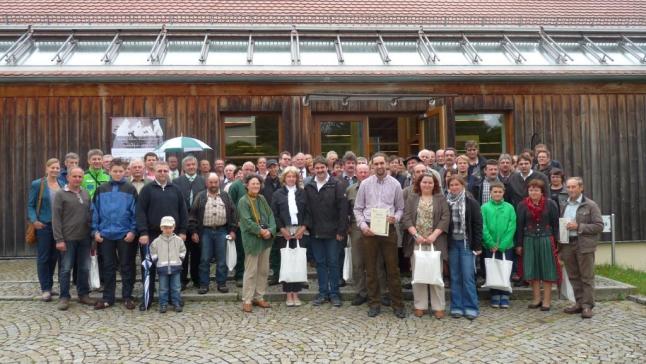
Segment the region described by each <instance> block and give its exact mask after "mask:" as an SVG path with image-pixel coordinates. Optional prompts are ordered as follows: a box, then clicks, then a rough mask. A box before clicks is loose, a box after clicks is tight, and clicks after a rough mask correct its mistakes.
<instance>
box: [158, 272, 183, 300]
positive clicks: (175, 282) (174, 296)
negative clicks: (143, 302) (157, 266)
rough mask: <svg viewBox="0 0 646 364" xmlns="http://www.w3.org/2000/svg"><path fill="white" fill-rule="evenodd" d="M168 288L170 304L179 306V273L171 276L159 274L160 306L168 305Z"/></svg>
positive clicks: (180, 287) (180, 288) (180, 285)
mask: <svg viewBox="0 0 646 364" xmlns="http://www.w3.org/2000/svg"><path fill="white" fill-rule="evenodd" d="M158 273H159V272H158ZM169 286H170V287H169ZM169 288H170V299H171V303H172V304H173V305H174V306H179V305H180V302H181V299H182V298H181V296H180V291H181V290H182V282H181V279H180V272H177V273H173V274H159V305H160V306H166V305H168V290H169Z"/></svg>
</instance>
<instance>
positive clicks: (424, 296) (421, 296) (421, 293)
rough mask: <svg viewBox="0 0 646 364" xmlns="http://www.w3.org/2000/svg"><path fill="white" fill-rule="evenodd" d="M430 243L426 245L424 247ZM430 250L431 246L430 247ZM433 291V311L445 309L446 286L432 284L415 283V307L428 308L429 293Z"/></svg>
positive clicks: (412, 264) (413, 264) (412, 267)
mask: <svg viewBox="0 0 646 364" xmlns="http://www.w3.org/2000/svg"><path fill="white" fill-rule="evenodd" d="M427 246H428V245H424V246H423V248H422V249H424V250H426V249H425V248H426V247H427ZM428 250H430V248H428ZM410 266H411V271H414V270H415V259H414V256H411V257H410ZM429 290H430V291H431V292H430V293H431V308H432V309H433V311H444V307H445V306H446V298H445V296H444V286H433V285H430V284H421V283H416V284H413V307H415V309H418V310H428V294H429Z"/></svg>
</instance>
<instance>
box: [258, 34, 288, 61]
mask: <svg viewBox="0 0 646 364" xmlns="http://www.w3.org/2000/svg"><path fill="white" fill-rule="evenodd" d="M253 64H254V65H260V66H289V65H291V64H292V56H291V42H289V41H288V40H284V41H283V40H256V42H255V45H254V53H253Z"/></svg>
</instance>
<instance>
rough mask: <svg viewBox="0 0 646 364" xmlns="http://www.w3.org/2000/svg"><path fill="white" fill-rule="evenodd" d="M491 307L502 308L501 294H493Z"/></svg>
mask: <svg viewBox="0 0 646 364" xmlns="http://www.w3.org/2000/svg"><path fill="white" fill-rule="evenodd" d="M491 307H493V308H500V296H498V295H495V296H491Z"/></svg>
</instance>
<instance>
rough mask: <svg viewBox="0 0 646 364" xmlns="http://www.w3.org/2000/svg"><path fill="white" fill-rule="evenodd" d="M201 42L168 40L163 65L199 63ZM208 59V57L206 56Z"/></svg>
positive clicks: (191, 64) (193, 64)
mask: <svg viewBox="0 0 646 364" xmlns="http://www.w3.org/2000/svg"><path fill="white" fill-rule="evenodd" d="M201 50H202V42H198V41H170V42H169V43H168V52H167V53H166V57H164V65H165V66H195V65H199V64H200V52H201ZM207 60H208V58H207Z"/></svg>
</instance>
